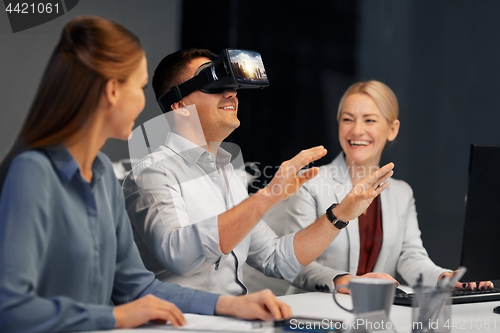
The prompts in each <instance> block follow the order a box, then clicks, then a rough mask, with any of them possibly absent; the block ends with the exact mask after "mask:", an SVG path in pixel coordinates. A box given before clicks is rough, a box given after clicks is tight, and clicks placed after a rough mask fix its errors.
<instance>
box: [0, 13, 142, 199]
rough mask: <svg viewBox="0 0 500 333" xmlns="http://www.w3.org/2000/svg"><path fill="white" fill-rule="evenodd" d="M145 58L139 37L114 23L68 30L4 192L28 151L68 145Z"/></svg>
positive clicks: (83, 23)
mask: <svg viewBox="0 0 500 333" xmlns="http://www.w3.org/2000/svg"><path fill="white" fill-rule="evenodd" d="M143 56H144V49H143V47H142V45H141V43H140V41H139V39H138V38H137V37H136V36H135V35H134V34H133V33H131V32H130V31H128V30H127V29H125V28H124V27H123V26H121V25H119V24H118V23H115V22H113V21H110V20H107V19H104V18H100V17H94V16H80V17H77V18H75V19H73V20H71V21H70V22H69V23H68V24H66V26H65V27H64V29H63V32H62V34H61V39H60V40H59V42H58V43H57V46H56V48H55V50H54V52H53V53H52V56H51V58H50V61H49V64H48V65H47V68H46V69H45V73H44V74H43V77H42V81H41V82H40V86H39V88H38V91H37V93H36V95H35V99H34V100H33V104H32V106H31V108H30V110H29V112H28V115H27V117H26V120H25V122H24V124H23V126H22V128H21V131H20V133H19V136H18V137H17V139H16V141H15V143H14V145H13V147H12V148H11V150H10V151H9V153H8V154H7V156H6V157H5V158H4V160H3V161H2V164H1V165H0V189H2V188H3V182H4V180H5V177H6V175H7V172H8V169H9V166H10V163H11V162H12V160H13V159H14V158H15V157H16V156H17V155H19V154H20V153H22V152H23V151H24V150H26V149H30V148H38V147H43V146H49V145H55V144H60V143H62V142H64V141H65V140H66V139H67V138H69V137H70V136H71V135H72V134H74V133H75V132H77V131H78V130H79V129H80V128H82V127H83V125H84V124H85V122H86V120H87V119H89V118H90V116H91V115H92V113H93V112H94V111H95V110H96V107H97V105H98V103H99V99H100V97H101V93H102V91H103V89H104V86H105V84H106V82H107V81H108V80H109V79H111V78H115V79H117V80H119V81H120V82H124V81H126V80H127V78H128V77H129V76H130V74H131V73H132V72H133V71H134V70H135V69H136V68H137V66H138V65H139V62H140V61H141V59H142V57H143Z"/></svg>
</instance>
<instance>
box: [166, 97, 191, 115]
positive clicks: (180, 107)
mask: <svg viewBox="0 0 500 333" xmlns="http://www.w3.org/2000/svg"><path fill="white" fill-rule="evenodd" d="M186 106H187V105H186V103H185V102H184V100H183V99H181V100H180V101H178V102H175V103H172V105H170V108H171V109H172V110H173V111H174V112H175V113H177V114H179V115H181V116H184V117H189V116H190V114H191V113H190V112H189V110H188V108H187V107H186Z"/></svg>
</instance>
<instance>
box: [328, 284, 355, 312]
mask: <svg viewBox="0 0 500 333" xmlns="http://www.w3.org/2000/svg"><path fill="white" fill-rule="evenodd" d="M340 288H347V289H349V285H347V284H343V285H341V286H336V287H335V289H334V290H333V300H334V301H335V303H337V305H338V306H339V307H340V308H341V309H343V310H345V311H347V312H350V313H352V311H353V310H354V308H352V309H351V310H349V309H346V308H344V307H343V306H342V305H341V304H340V303H339V302H338V301H337V298H336V297H335V294H337V290H338V289H340Z"/></svg>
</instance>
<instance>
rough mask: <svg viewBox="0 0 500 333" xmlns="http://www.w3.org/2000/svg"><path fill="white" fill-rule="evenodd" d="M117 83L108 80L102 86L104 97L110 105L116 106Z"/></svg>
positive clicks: (115, 80) (118, 93)
mask: <svg viewBox="0 0 500 333" xmlns="http://www.w3.org/2000/svg"><path fill="white" fill-rule="evenodd" d="M118 87H119V83H118V80H117V79H109V80H108V82H106V85H105V86H104V96H105V97H106V99H107V100H108V102H109V103H110V104H111V105H116V104H117V103H118V97H119V95H120V92H119V89H118Z"/></svg>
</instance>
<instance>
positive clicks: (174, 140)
mask: <svg viewBox="0 0 500 333" xmlns="http://www.w3.org/2000/svg"><path fill="white" fill-rule="evenodd" d="M165 145H166V146H167V147H170V148H171V149H172V150H173V151H174V152H175V153H177V154H178V155H179V156H181V157H182V158H183V159H185V160H186V161H187V162H188V163H189V164H190V165H191V166H192V165H194V164H196V162H198V160H199V159H200V158H201V156H202V155H204V154H209V152H208V151H207V150H206V149H204V148H202V147H200V146H198V145H197V144H195V143H193V142H191V141H189V140H188V139H186V138H184V137H183V136H180V135H179V134H176V133H173V132H169V133H168V135H167V139H166V141H165ZM216 162H217V165H226V164H228V163H229V162H231V154H230V153H228V152H227V151H226V150H224V149H222V148H219V150H218V151H217V161H216Z"/></svg>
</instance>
